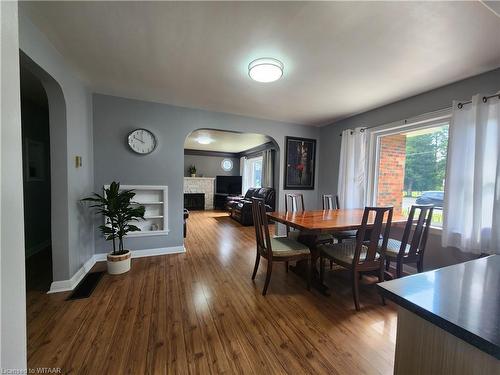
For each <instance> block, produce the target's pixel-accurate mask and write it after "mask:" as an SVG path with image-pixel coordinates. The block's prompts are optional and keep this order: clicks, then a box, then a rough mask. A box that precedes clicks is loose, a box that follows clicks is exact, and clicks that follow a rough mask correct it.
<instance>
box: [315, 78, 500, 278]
mask: <svg viewBox="0 0 500 375" xmlns="http://www.w3.org/2000/svg"><path fill="white" fill-rule="evenodd" d="M499 90H500V69H496V70H493V71H491V72H488V73H484V74H481V75H478V76H475V77H472V78H468V79H465V80H463V81H459V82H456V83H453V84H450V85H447V86H444V87H441V88H438V89H436V90H432V91H429V92H426V93H424V94H421V95H417V96H414V97H411V98H408V99H405V100H401V101H399V102H396V103H393V104H389V105H386V106H384V107H380V108H377V109H374V110H372V111H368V112H365V113H362V114H359V115H357V116H353V117H350V118H347V119H345V120H342V121H338V122H336V123H334V124H331V125H328V126H325V127H322V128H321V132H320V135H321V150H320V151H319V155H320V160H321V161H322V163H321V165H320V179H319V194H332V193H333V194H335V193H336V192H337V184H338V174H339V161H340V143H341V138H342V137H340V136H339V134H340V133H341V132H342V130H343V129H348V128H355V127H360V126H363V127H372V126H377V125H384V124H388V123H391V122H394V121H399V120H404V119H406V118H411V117H415V116H418V115H422V114H425V113H429V112H433V111H437V110H440V109H444V108H448V107H451V103H452V101H453V100H463V99H464V100H465V99H470V98H471V97H472V96H473V95H475V94H477V93H485V94H492V93H495V92H497V91H499ZM466 259H470V256H469V255H468V254H464V253H461V252H460V251H458V250H457V249H450V248H448V249H444V248H442V247H441V234H440V231H437V232H434V233H433V234H431V235H430V237H429V243H428V252H427V254H426V259H425V266H426V268H427V269H430V268H437V267H441V266H445V265H449V264H454V263H458V262H461V261H463V260H466Z"/></svg>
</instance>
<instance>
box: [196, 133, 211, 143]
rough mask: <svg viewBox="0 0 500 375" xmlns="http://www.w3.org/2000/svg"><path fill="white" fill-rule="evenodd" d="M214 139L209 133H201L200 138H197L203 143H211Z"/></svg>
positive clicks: (197, 140)
mask: <svg viewBox="0 0 500 375" xmlns="http://www.w3.org/2000/svg"><path fill="white" fill-rule="evenodd" d="M213 141H214V140H213V139H212V138H210V137H209V136H208V135H199V136H198V138H196V142H198V143H199V144H201V145H209V144H210V143H212V142H213Z"/></svg>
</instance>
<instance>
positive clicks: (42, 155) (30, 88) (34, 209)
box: [20, 65, 53, 292]
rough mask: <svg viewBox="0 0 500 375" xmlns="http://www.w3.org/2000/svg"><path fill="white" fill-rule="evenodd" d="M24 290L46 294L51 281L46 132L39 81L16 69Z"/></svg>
mask: <svg viewBox="0 0 500 375" xmlns="http://www.w3.org/2000/svg"><path fill="white" fill-rule="evenodd" d="M20 81H21V129H22V149H23V176H24V178H23V196H24V237H25V258H26V288H27V290H28V291H29V290H37V291H43V292H46V291H48V290H49V289H50V285H51V283H52V281H53V279H52V235H51V194H50V191H51V181H50V176H51V173H50V131H49V105H48V98H47V94H46V92H45V89H44V88H43V85H42V83H41V82H40V80H39V79H38V78H37V77H36V76H35V75H34V74H33V73H31V72H30V71H29V70H28V69H27V68H26V67H25V66H23V65H21V67H20Z"/></svg>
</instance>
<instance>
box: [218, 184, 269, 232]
mask: <svg viewBox="0 0 500 375" xmlns="http://www.w3.org/2000/svg"><path fill="white" fill-rule="evenodd" d="M252 198H261V199H264V202H265V204H266V211H268V212H271V211H274V207H275V200H276V192H275V190H274V189H273V188H268V187H267V188H250V189H248V190H247V192H246V193H245V195H244V196H243V197H228V199H227V201H226V202H227V203H226V208H227V209H228V210H229V212H230V216H231V218H233V219H234V220H236V221H238V222H239V223H241V224H242V225H253V216H252Z"/></svg>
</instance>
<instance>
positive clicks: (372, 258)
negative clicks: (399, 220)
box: [318, 207, 393, 311]
mask: <svg viewBox="0 0 500 375" xmlns="http://www.w3.org/2000/svg"><path fill="white" fill-rule="evenodd" d="M392 212H393V208H392V207H365V210H364V213H363V218H362V220H361V227H360V229H359V230H358V233H357V236H356V241H345V242H340V243H335V244H325V245H320V246H318V250H319V257H320V279H321V282H323V279H324V272H325V270H324V269H325V267H324V266H325V264H324V263H325V258H326V259H330V260H333V261H334V262H335V263H336V264H338V265H339V266H342V267H344V268H347V269H349V270H350V271H351V278H352V295H353V299H354V306H355V307H356V310H358V311H359V309H360V307H359V279H360V275H362V273H364V272H369V271H377V272H378V279H379V282H382V281H384V256H385V249H386V247H387V242H388V240H389V232H390V228H391V222H392ZM386 215H387V219H386V222H385V227H384V217H385V216H386ZM370 216H371V217H372V218H373V216H374V218H373V225H370V226H369V225H368V219H369V217H370ZM383 227H384V230H383V235H382V228H383ZM368 231H369V232H370V234H369V237H368V238H369V240H367V238H366V237H365V234H366V233H367V232H368ZM381 235H382V242H381V243H380V244H379V239H380V236H381ZM382 303H383V304H385V301H384V299H383V298H382Z"/></svg>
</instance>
